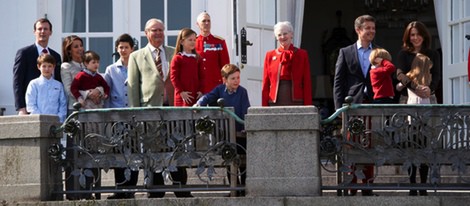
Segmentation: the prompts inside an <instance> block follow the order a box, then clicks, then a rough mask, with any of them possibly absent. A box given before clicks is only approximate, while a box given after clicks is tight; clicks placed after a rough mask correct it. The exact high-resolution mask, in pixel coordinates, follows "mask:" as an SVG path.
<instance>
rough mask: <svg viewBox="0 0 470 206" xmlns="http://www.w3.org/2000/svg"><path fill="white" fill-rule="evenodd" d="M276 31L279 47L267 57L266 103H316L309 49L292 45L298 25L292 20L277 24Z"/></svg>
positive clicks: (263, 90) (263, 101) (265, 75)
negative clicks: (314, 101)
mask: <svg viewBox="0 0 470 206" xmlns="http://www.w3.org/2000/svg"><path fill="white" fill-rule="evenodd" d="M274 35H275V36H276V40H277V41H278V42H279V47H278V48H277V49H275V50H271V51H268V52H267V53H266V58H265V59H264V74H263V87H262V105H263V106H286V105H312V82H311V80H310V63H309V61H308V54H307V51H305V50H303V49H299V48H296V47H294V45H292V39H293V36H294V29H293V27H292V24H291V23H290V22H288V21H284V22H279V23H277V24H276V25H274Z"/></svg>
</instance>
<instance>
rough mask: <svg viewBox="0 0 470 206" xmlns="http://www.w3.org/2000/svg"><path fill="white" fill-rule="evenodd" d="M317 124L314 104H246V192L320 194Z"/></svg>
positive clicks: (263, 195) (278, 194)
mask: <svg viewBox="0 0 470 206" xmlns="http://www.w3.org/2000/svg"><path fill="white" fill-rule="evenodd" d="M319 128H320V115H319V114H318V110H317V108H316V107H314V106H289V107H251V108H249V109H248V114H247V115H246V116H245V129H246V131H247V179H246V192H247V196H252V197H285V196H319V195H321V189H320V187H321V174H320V160H319V140H320V133H319Z"/></svg>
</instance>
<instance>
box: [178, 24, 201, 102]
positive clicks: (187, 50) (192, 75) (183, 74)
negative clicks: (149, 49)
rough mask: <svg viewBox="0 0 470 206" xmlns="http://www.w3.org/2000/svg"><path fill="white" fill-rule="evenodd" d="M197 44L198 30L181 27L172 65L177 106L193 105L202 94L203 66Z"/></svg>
mask: <svg viewBox="0 0 470 206" xmlns="http://www.w3.org/2000/svg"><path fill="white" fill-rule="evenodd" d="M195 46H196V32H194V31H193V30H191V29H189V28H183V29H181V31H180V32H179V34H178V38H177V39H176V48H175V54H174V55H173V60H172V61H171V66H170V79H171V83H172V84H173V86H174V87H175V106H193V105H194V104H195V103H196V101H197V99H199V97H201V96H202V82H204V78H203V75H202V74H203V73H202V72H203V71H202V70H203V66H202V59H201V58H200V56H199V55H198V54H197V52H196V49H195Z"/></svg>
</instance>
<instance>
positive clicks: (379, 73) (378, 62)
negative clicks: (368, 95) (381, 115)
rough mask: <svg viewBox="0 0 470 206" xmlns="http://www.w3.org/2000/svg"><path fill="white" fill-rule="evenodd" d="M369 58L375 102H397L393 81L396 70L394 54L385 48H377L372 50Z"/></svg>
mask: <svg viewBox="0 0 470 206" xmlns="http://www.w3.org/2000/svg"><path fill="white" fill-rule="evenodd" d="M369 60H370V63H371V65H372V66H371V68H370V82H371V84H372V90H373V91H374V101H373V103H375V104H391V103H395V102H394V100H393V98H394V96H395V92H394V87H393V83H392V74H393V73H394V72H395V70H396V68H395V65H393V64H392V62H391V60H392V56H391V55H390V53H388V51H387V50H385V49H383V48H375V49H373V50H372V51H371V53H370V56H369Z"/></svg>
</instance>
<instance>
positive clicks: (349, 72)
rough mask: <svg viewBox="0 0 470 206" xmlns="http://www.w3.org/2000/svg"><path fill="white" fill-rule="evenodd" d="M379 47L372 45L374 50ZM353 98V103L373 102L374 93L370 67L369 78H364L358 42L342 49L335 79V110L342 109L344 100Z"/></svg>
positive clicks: (337, 62)
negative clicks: (365, 92) (348, 97)
mask: <svg viewBox="0 0 470 206" xmlns="http://www.w3.org/2000/svg"><path fill="white" fill-rule="evenodd" d="M376 47H378V46H377V45H375V44H372V48H376ZM365 87H367V96H366V97H364V88H365ZM347 96H351V97H352V98H353V102H352V103H362V102H363V100H364V99H367V100H369V101H370V102H371V101H372V98H373V97H374V93H373V91H372V85H371V82H370V65H369V70H368V71H367V76H366V77H364V74H363V73H362V69H361V63H360V62H359V59H358V54H357V44H356V42H355V43H354V44H352V45H350V46H347V47H344V48H342V49H340V51H339V55H338V60H337V61H336V70H335V78H334V88H333V98H334V102H335V109H339V108H341V107H342V105H343V103H344V98H345V97H347Z"/></svg>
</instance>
